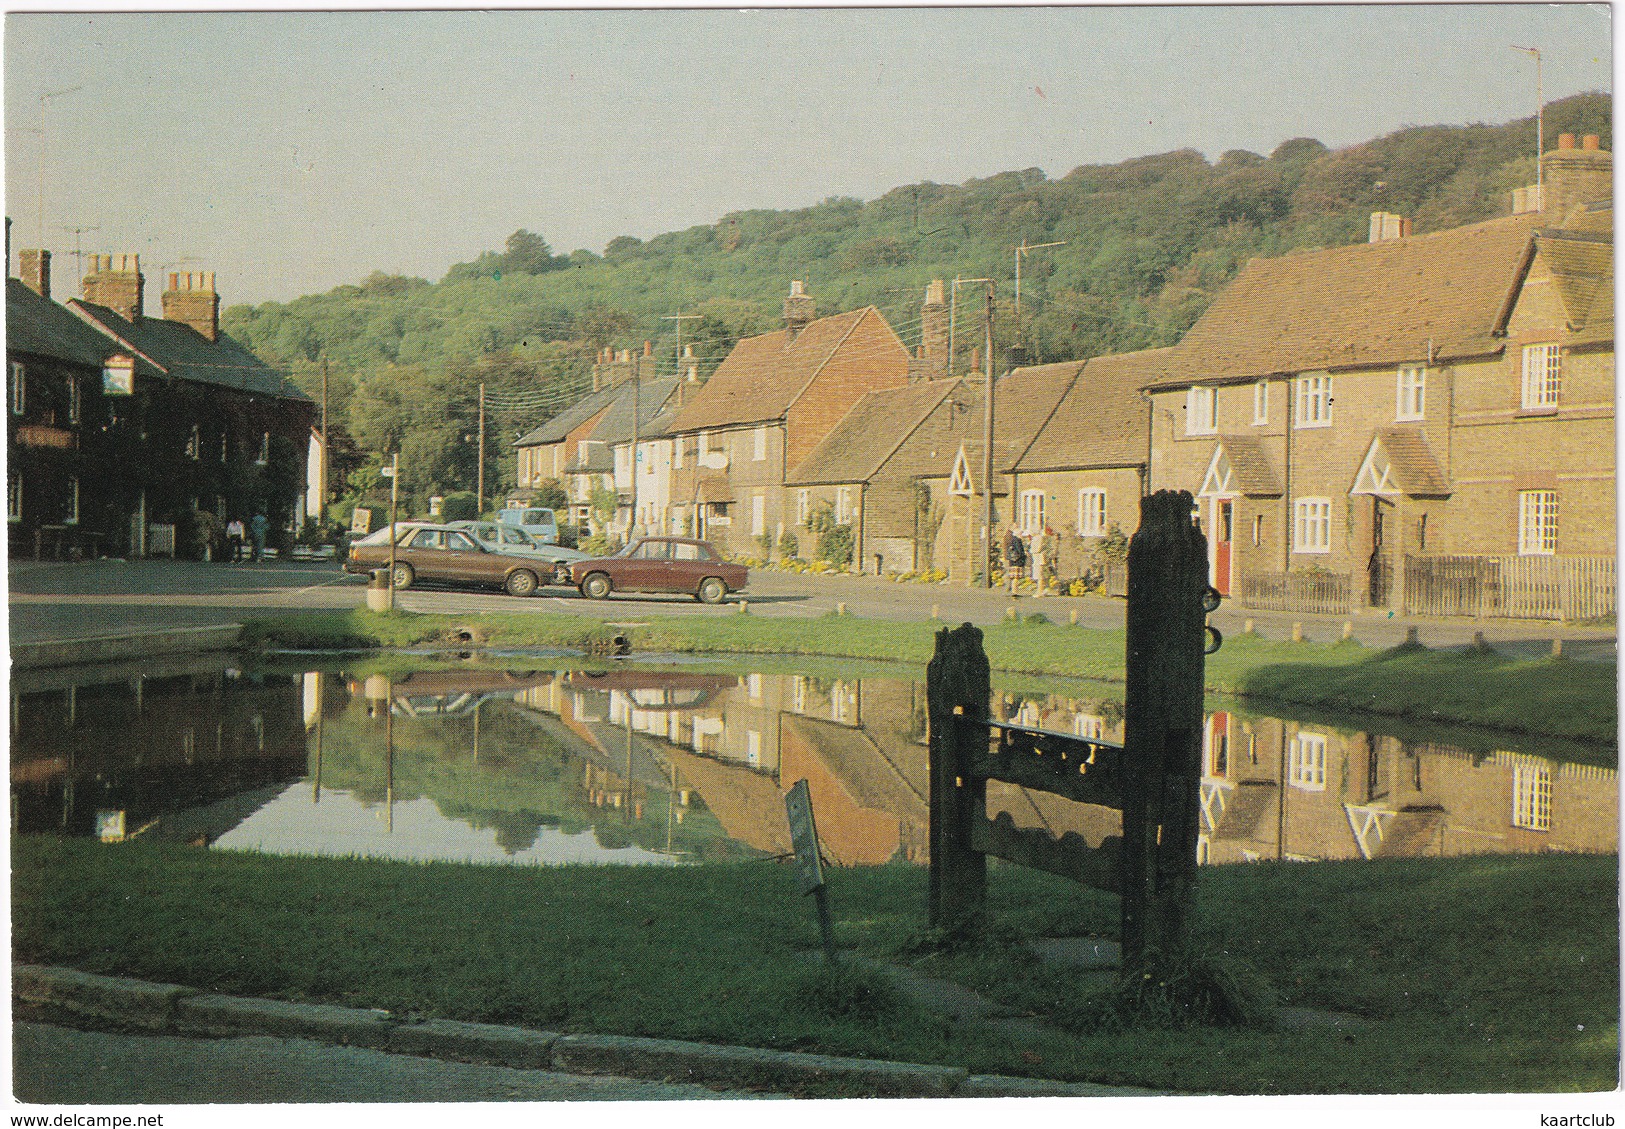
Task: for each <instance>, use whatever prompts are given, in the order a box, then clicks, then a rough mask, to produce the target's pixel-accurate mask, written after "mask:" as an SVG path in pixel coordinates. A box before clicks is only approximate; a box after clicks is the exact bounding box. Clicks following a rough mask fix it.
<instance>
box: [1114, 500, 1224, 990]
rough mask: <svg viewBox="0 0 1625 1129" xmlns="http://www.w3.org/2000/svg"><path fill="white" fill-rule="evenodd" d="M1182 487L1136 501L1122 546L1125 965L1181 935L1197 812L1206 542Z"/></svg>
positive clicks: (1137, 962)
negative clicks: (1135, 515)
mask: <svg viewBox="0 0 1625 1129" xmlns="http://www.w3.org/2000/svg"><path fill="white" fill-rule="evenodd" d="M1191 510H1192V499H1191V495H1190V494H1189V493H1188V492H1186V491H1183V490H1181V491H1171V490H1162V491H1158V492H1157V493H1155V494H1152V495H1150V496H1149V497H1147V498H1143V499H1141V501H1140V528H1139V529H1138V530H1137V531H1136V532H1135V534H1134V537H1133V538H1132V539H1131V540H1130V541H1129V550H1128V645H1127V656H1126V675H1127V688H1126V696H1125V702H1124V729H1123V748H1124V758H1125V762H1126V763H1125V768H1126V770H1127V771H1126V772H1125V774H1124V796H1123V848H1122V868H1123V869H1122V882H1123V886H1122V891H1121V892H1122V896H1123V970H1124V973H1125V975H1126V974H1128V973H1129V972H1131V971H1132V970H1135V969H1138V968H1140V967H1141V966H1142V965H1143V962H1144V960H1145V956H1146V954H1147V952H1149V951H1151V950H1153V949H1157V948H1162V947H1165V946H1169V945H1173V944H1177V943H1178V942H1179V940H1180V939H1182V938H1183V936H1184V932H1185V918H1186V914H1187V912H1188V910H1189V907H1190V901H1191V892H1192V889H1193V887H1194V885H1195V878H1196V843H1197V834H1198V831H1199V819H1200V811H1201V802H1200V791H1199V790H1200V787H1201V757H1202V687H1203V677H1202V675H1203V655H1204V651H1205V644H1206V642H1207V633H1206V629H1205V625H1204V618H1205V615H1206V612H1207V611H1208V610H1210V609H1209V608H1208V607H1206V606H1204V605H1205V604H1207V603H1208V601H1209V589H1208V582H1207V539H1206V538H1205V537H1203V536H1202V533H1201V531H1200V530H1198V529H1197V528H1196V527H1195V525H1194V524H1193V523H1192V521H1191Z"/></svg>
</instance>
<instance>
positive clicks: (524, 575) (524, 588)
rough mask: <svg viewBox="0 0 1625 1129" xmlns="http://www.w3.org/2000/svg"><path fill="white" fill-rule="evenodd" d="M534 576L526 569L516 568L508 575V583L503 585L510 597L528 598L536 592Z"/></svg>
mask: <svg viewBox="0 0 1625 1129" xmlns="http://www.w3.org/2000/svg"><path fill="white" fill-rule="evenodd" d="M536 585H537V581H536V574H535V573H534V572H531V571H530V570H529V569H527V568H516V569H514V570H513V571H512V572H510V573H509V574H508V581H507V583H506V584H504V585H503V587H504V588H506V589H507V590H508V595H510V596H529V595H530V594H531V593H533V592H535V591H536Z"/></svg>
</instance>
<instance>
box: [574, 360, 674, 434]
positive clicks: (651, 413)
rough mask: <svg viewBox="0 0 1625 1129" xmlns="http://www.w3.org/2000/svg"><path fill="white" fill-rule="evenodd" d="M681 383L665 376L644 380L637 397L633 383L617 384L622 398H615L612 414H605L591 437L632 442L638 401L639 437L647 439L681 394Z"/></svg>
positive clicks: (611, 403) (611, 404) (612, 399)
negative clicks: (668, 404) (655, 422)
mask: <svg viewBox="0 0 1625 1129" xmlns="http://www.w3.org/2000/svg"><path fill="white" fill-rule="evenodd" d="M677 380H678V378H677V377H675V376H663V377H658V378H656V379H654V380H644V381H640V382H639V383H638V387H637V388H636V390H635V396H634V389H633V386H632V384H631V382H630V381H628V382H626V383H623V384H619V385H617V386H616V388H615V391H616V392H617V393H618V395H616V396H614V397H612V398H611V400H610V403H609V411H607V412H605V413H604V418H603V419H601V420H599V421H598V425H597V426H596V427H594V428H593V429H592V434H591V435H590V436H588V438H589V439H594V440H598V441H600V442H603V443H625V442H627V441H628V440H630V439H631V438H632V401H633V399H634V398H635V399H636V400H637V404H638V435H639V437H640V438H642V437H645V436H647V435H648V434H649V424H650V423H651V422H653V420H654V418H655V417H656V416H657V415H659V414H660V412H661V410H662V409H663V408H664V407H665V406H666V401H667V400H670V399H671V396H672V393H673V392H675V391H677Z"/></svg>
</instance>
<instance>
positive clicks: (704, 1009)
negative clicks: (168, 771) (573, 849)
mask: <svg viewBox="0 0 1625 1129" xmlns="http://www.w3.org/2000/svg"><path fill="white" fill-rule="evenodd" d="M12 864H13V877H12V883H13V906H14V914H13V923H14V925H13V929H14V939H13V945H14V955H15V957H16V959H18V960H21V961H27V962H34V963H41V964H54V965H63V966H67V967H74V968H81V969H84V970H87V971H91V972H99V973H107V974H116V975H127V976H135V977H141V978H145V979H150V980H155V981H163V982H170V983H180V984H187V985H191V986H195V987H199V988H205V989H209V990H214V991H222V992H230V993H237V994H244V995H260V996H268V997H273V998H280V999H293V1000H311V1001H324V1002H332V1003H340V1004H347V1005H352V1006H366V1007H382V1008H388V1009H390V1010H392V1011H395V1012H399V1013H416V1014H420V1015H424V1016H443V1017H448V1018H455V1019H464V1020H471V1021H483V1022H497V1023H514V1024H522V1025H528V1026H534V1027H539V1028H545V1029H551V1030H564V1031H598V1032H612V1033H618V1034H626V1035H647V1036H659V1037H665V1038H677V1039H694V1040H700V1041H706V1042H719V1043H740V1044H746V1045H755V1046H763V1047H775V1048H780V1049H793V1050H808V1051H818V1052H823V1053H830V1054H841V1055H857V1056H871V1057H885V1058H896V1059H903V1060H910V1061H916V1062H940V1063H951V1064H955V1065H962V1066H967V1067H969V1068H970V1069H971V1070H972V1071H976V1072H999V1073H1006V1074H1027V1075H1037V1076H1041V1077H1052V1078H1065V1079H1077V1080H1091V1081H1097V1082H1104V1083H1115V1084H1124V1085H1138V1086H1147V1087H1152V1088H1158V1089H1172V1090H1180V1091H1191V1092H1206V1093H1253V1094H1258V1093H1264V1094H1268V1093H1380V1092H1428V1091H1436V1092H1472V1091H1483V1092H1522V1091H1583V1090H1597V1089H1611V1088H1613V1087H1614V1086H1615V1084H1616V1082H1617V1076H1616V1063H1617V1060H1618V1038H1619V1026H1618V1019H1619V1004H1618V1000H1619V962H1618V937H1619V929H1618V916H1617V904H1618V903H1617V892H1618V884H1617V873H1616V872H1617V865H1618V860H1617V857H1615V856H1565V855H1544V856H1503V857H1471V858H1456V859H1443V860H1438V859H1434V860H1419V861H1411V860H1392V861H1381V860H1379V861H1376V862H1365V863H1317V864H1315V865H1313V866H1305V865H1294V864H1255V865H1251V866H1239V867H1226V868H1214V869H1210V870H1205V871H1204V872H1203V873H1202V876H1201V882H1200V886H1199V891H1198V906H1197V913H1196V922H1197V926H1196V934H1197V943H1198V945H1199V947H1200V948H1201V949H1202V950H1204V951H1206V952H1209V953H1212V954H1217V955H1220V956H1224V957H1226V959H1232V960H1236V961H1240V962H1243V963H1244V964H1245V965H1246V966H1247V967H1249V968H1251V969H1252V970H1255V971H1256V973H1257V974H1259V975H1260V976H1262V977H1263V978H1265V979H1266V980H1267V981H1268V989H1269V991H1270V992H1271V993H1272V994H1273V995H1274V996H1275V997H1276V998H1277V999H1278V1000H1279V1001H1280V1002H1281V1003H1283V1004H1287V1005H1292V1006H1296V1007H1303V1008H1330V1009H1336V1010H1338V1011H1341V1012H1347V1013H1353V1014H1355V1015H1357V1016H1360V1017H1362V1018H1363V1020H1364V1022H1363V1024H1361V1025H1359V1026H1357V1027H1355V1028H1353V1029H1344V1030H1333V1029H1331V1028H1321V1027H1315V1026H1310V1027H1308V1028H1305V1029H1302V1030H1295V1029H1287V1028H1277V1029H1267V1028H1264V1029H1260V1028H1235V1027H1223V1028H1219V1027H1190V1028H1185V1029H1179V1028H1177V1027H1147V1026H1130V1027H1128V1028H1124V1027H1122V1026H1121V1025H1120V1024H1105V1025H1091V1024H1090V1023H1089V1022H1087V1021H1086V1020H1085V1019H1080V1018H1079V1016H1080V1015H1087V1012H1088V1008H1087V1007H1086V1006H1085V1004H1086V1001H1084V1000H1083V999H1082V998H1081V997H1080V988H1079V978H1078V977H1077V976H1075V975H1073V974H1071V973H1067V972H1064V971H1058V970H1057V969H1055V968H1054V967H1052V966H1049V965H1046V964H1044V963H1042V962H1040V961H1039V960H1038V959H1037V958H1036V957H1034V956H1033V955H1032V954H1031V952H1030V950H1028V949H1027V948H1026V947H1025V946H1024V945H1023V944H1021V942H1022V941H1023V940H1024V939H1025V938H1028V937H1035V936H1040V935H1066V934H1074V935H1088V934H1109V933H1110V932H1112V931H1113V930H1114V929H1115V922H1116V916H1117V909H1116V902H1115V899H1112V898H1110V897H1108V896H1106V895H1103V894H1096V893H1093V892H1090V891H1087V890H1080V889H1079V888H1077V887H1074V886H1071V885H1070V884H1067V883H1064V882H1061V881H1060V880H1057V879H1052V878H1050V877H1049V876H1047V875H1043V874H1039V873H1036V872H1033V871H1026V870H1021V869H1019V868H1011V867H1002V866H996V867H994V868H993V870H992V873H991V875H990V879H991V881H990V911H991V913H992V914H993V916H994V917H995V919H996V920H997V921H998V922H999V923H1000V929H999V932H998V934H997V936H996V937H995V939H994V940H993V941H991V942H990V943H988V944H985V945H978V946H971V947H969V948H963V949H960V950H958V951H954V952H949V953H940V954H938V955H928V956H920V955H919V949H918V946H917V945H913V944H911V942H912V941H915V940H917V938H918V937H919V935H920V929H921V926H922V924H923V916H924V903H925V886H926V874H925V872H924V871H923V870H920V869H917V868H911V867H900V866H893V867H882V868H872V869H858V870H842V871H837V872H834V873H833V874H832V876H831V900H832V904H833V908H834V911H835V915H836V934H837V938H838V939H839V941H840V942H841V944H843V945H844V946H847V947H848V948H853V949H856V950H857V951H858V952H860V953H862V954H864V955H866V956H869V957H872V958H875V959H878V960H883V961H889V962H893V963H901V962H905V961H911V962H913V963H915V965H916V967H917V968H918V969H919V970H920V971H924V972H929V973H931V974H933V975H937V976H942V977H945V978H949V979H953V980H956V981H958V982H960V983H962V984H964V985H966V986H968V987H971V988H974V989H975V990H977V991H979V992H982V993H984V994H986V995H990V996H995V997H998V998H1001V999H1002V1000H1004V1001H1005V1002H1006V1003H1009V1004H1013V1005H1015V1006H1017V1007H1018V1008H1020V1009H1022V1010H1024V1011H1026V1012H1027V1013H1029V1014H1030V1015H1032V1016H1033V1017H1034V1018H1035V1019H1036V1020H1037V1021H1039V1022H1041V1023H1044V1024H1046V1025H1047V1026H1048V1027H1049V1030H1048V1032H1046V1033H1043V1034H1041V1035H1033V1036H1022V1035H1020V1034H1012V1033H1011V1032H1010V1031H1009V1030H1007V1029H996V1028H992V1027H989V1026H985V1025H982V1024H979V1023H976V1022H970V1021H966V1022H953V1021H951V1020H949V1019H948V1018H946V1017H944V1016H942V1015H938V1014H935V1013H934V1012H932V1011H930V1010H929V1009H927V1008H925V1007H924V1006H923V1005H921V1004H920V1003H918V1002H916V1001H913V1000H911V999H908V998H899V997H898V996H897V995H895V994H892V993H889V992H887V991H885V990H883V989H877V988H876V986H875V984H874V983H873V981H872V980H865V979H863V978H857V979H855V980H853V979H848V980H844V981H842V980H836V981H828V980H824V981H821V980H820V979H819V978H817V977H816V976H815V975H814V974H813V973H812V972H810V969H811V967H812V964H811V962H813V961H816V959H817V957H816V953H817V951H818V948H819V942H818V932H817V927H816V924H815V921H814V917H813V913H812V907H811V905H810V903H809V902H808V901H807V900H806V899H805V898H802V897H800V896H798V895H797V894H796V892H795V885H794V880H793V876H792V874H791V873H790V871H789V869H788V868H786V867H782V866H775V865H772V864H767V863H754V864H738V865H731V866H713V867H686V868H679V869H676V870H667V869H659V870H656V869H654V868H618V867H606V868H558V869H534V870H533V869H525V868H503V867H469V866H461V865H453V864H439V863H437V864H426V865H425V864H409V863H397V862H384V861H360V860H326V859H299V858H279V857H271V856H261V855H250V854H235V853H232V852H224V851H205V850H200V849H197V848H189V847H182V846H175V845H166V844H159V843H142V842H132V843H126V844H122V845H119V846H117V847H108V846H104V845H101V844H98V843H94V842H90V841H87V840H57V839H54V838H48V837H22V838H17V839H14V840H13V850H12ZM909 954H913V955H909ZM1062 1029H1065V1030H1064V1031H1063V1030H1062Z"/></svg>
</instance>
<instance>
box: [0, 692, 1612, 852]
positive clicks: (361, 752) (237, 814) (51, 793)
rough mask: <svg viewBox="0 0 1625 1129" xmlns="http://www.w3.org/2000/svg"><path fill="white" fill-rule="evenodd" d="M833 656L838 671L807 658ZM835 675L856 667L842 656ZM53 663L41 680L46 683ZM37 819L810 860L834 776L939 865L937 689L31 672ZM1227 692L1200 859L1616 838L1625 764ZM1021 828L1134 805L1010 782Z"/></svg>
mask: <svg viewBox="0 0 1625 1129" xmlns="http://www.w3.org/2000/svg"><path fill="white" fill-rule="evenodd" d="M809 668H810V669H818V668H816V667H813V666H812V664H809ZM824 669H825V670H832V669H834V668H824ZM25 678H27V676H25ZM1100 693H1101V691H1100V690H1099V689H1098V688H1086V687H1083V686H1081V685H1080V686H1079V687H1078V689H1077V691H1076V694H1077V696H1074V697H1068V696H1066V695H1061V694H1042V695H1034V694H1013V693H1005V692H998V693H996V694H995V700H994V702H993V703H992V705H993V710H994V713H995V715H996V716H997V717H999V718H1001V719H1004V720H1011V721H1017V722H1019V723H1021V724H1026V725H1033V726H1038V727H1042V728H1044V729H1050V730H1058V731H1061V732H1067V733H1075V734H1077V735H1079V736H1083V737H1089V738H1094V739H1101V740H1106V741H1114V742H1120V741H1121V740H1122V735H1123V734H1122V707H1121V703H1120V702H1118V701H1114V700H1111V699H1109V698H1105V697H1099V696H1093V697H1091V696H1089V695H1099V694H1100ZM12 742H13V743H12V748H13V755H12V803H13V824H14V826H15V827H17V828H18V829H20V830H22V831H30V832H56V833H63V834H70V835H86V836H89V835H95V836H99V837H101V838H102V839H104V840H107V841H116V840H118V839H122V838H127V837H137V836H145V837H151V838H164V839H172V840H177V841H182V842H188V843H194V844H199V845H203V844H212V845H214V846H217V847H219V848H222V849H235V850H251V851H264V852H274V853H291V854H320V855H358V856H378V857H389V858H402V859H450V860H459V861H473V862H507V863H515V862H517V863H540V864H554V863H580V862H595V863H647V864H657V865H671V864H673V863H676V862H680V861H686V862H705V861H713V860H726V859H737V858H756V857H763V856H778V855H787V854H789V853H790V851H791V845H790V837H789V829H788V826H787V824H786V821H785V814H784V802H783V797H784V792H785V791H787V790H788V789H789V787H790V786H791V785H792V784H794V783H795V782H796V781H798V780H802V779H805V780H807V781H808V782H809V786H810V789H811V793H812V798H813V804H814V807H815V809H816V811H817V816H818V826H819V831H820V834H821V838H822V841H823V844H822V845H823V849H824V852H825V854H826V856H827V858H828V859H829V860H830V861H831V862H833V863H835V864H837V865H860V864H878V863H884V862H888V861H891V860H905V861H909V862H915V863H920V862H924V861H926V844H927V835H926V830H927V824H928V819H929V793H928V782H929V773H928V771H927V759H926V758H927V740H926V732H925V691H924V686H923V685H922V684H920V683H916V682H913V681H911V680H908V679H904V678H864V679H854V678H839V677H830V676H820V675H813V674H792V675H784V674H768V673H748V674H743V675H736V674H724V673H719V672H716V671H715V670H711V669H706V667H705V665H704V664H694V665H692V666H687V667H682V668H673V667H665V668H661V669H653V670H639V669H635V668H629V667H617V668H615V669H613V670H609V671H582V670H571V671H558V672H555V671H536V672H523V673H521V672H505V671H491V670H484V669H479V668H473V667H465V668H460V669H456V670H437V671H422V672H417V673H414V674H411V675H408V676H405V677H401V678H396V679H389V678H386V677H383V676H380V675H374V676H370V677H365V678H346V677H344V676H343V675H342V674H334V673H327V672H310V673H307V674H304V675H303V676H299V675H273V674H264V675H258V674H245V673H242V672H238V671H235V670H221V669H220V668H219V666H218V665H209V664H208V663H206V662H204V663H191V664H182V665H179V666H177V667H175V668H173V669H172V670H169V671H155V670H152V669H150V668H148V669H145V670H143V671H141V672H131V673H129V674H128V676H126V677H119V678H108V677H106V676H105V675H104V676H102V677H101V678H99V679H97V680H95V681H75V679H74V677H73V676H72V673H71V672H57V673H54V674H49V675H36V676H33V677H32V680H31V681H22V682H17V683H14V685H13V688H12ZM1469 745H1470V739H1468V738H1466V737H1464V738H1463V739H1462V744H1461V745H1449V744H1443V743H1438V742H1436V741H1418V740H1411V739H1405V738H1401V737H1398V736H1393V735H1388V734H1384V733H1378V732H1371V731H1367V730H1356V729H1351V728H1344V727H1340V726H1330V725H1320V724H1311V723H1308V722H1300V721H1292V720H1284V719H1280V718H1273V717H1264V716H1258V715H1253V714H1250V713H1242V712H1240V711H1227V710H1216V711H1215V712H1213V713H1212V714H1211V715H1210V716H1209V718H1208V721H1207V731H1206V734H1205V739H1204V755H1203V777H1202V792H1201V795H1202V834H1201V838H1200V842H1199V846H1198V851H1199V854H1200V858H1201V861H1203V862H1207V863H1232V862H1243V861H1248V860H1258V859H1294V860H1312V859H1332V858H1348V859H1354V858H1376V857H1396V856H1413V857H1422V856H1426V857H1434V856H1443V855H1456V854H1468V853H1475V852H1486V851H1499V852H1523V851H1541V850H1574V851H1613V850H1616V849H1617V846H1618V830H1617V824H1618V818H1617V817H1618V802H1617V774H1616V772H1615V771H1614V770H1613V769H1604V768H1595V767H1590V766H1586V765H1579V764H1573V763H1567V762H1565V761H1563V760H1560V759H1556V758H1549V757H1545V756H1541V755H1538V750H1535V749H1524V750H1502V751H1496V750H1480V751H1476V752H1475V751H1469V749H1468V746H1469ZM988 807H989V814H990V815H993V814H997V813H999V812H1001V811H1002V812H1008V813H1009V815H1010V817H1011V818H1012V819H1013V820H1014V822H1015V824H1016V825H1017V826H1018V827H1024V828H1041V829H1044V830H1046V831H1048V832H1050V833H1051V834H1054V835H1057V836H1059V835H1063V834H1066V833H1068V832H1073V833H1077V834H1080V835H1082V836H1083V837H1084V839H1085V840H1086V841H1088V842H1089V843H1090V844H1091V845H1098V844H1099V843H1100V841H1101V840H1103V839H1104V838H1106V837H1107V836H1111V835H1116V834H1118V833H1119V826H1118V816H1117V813H1116V812H1114V811H1112V810H1110V809H1105V808H1097V807H1092V806H1089V805H1082V804H1076V803H1072V802H1069V801H1066V800H1062V799H1060V798H1058V797H1055V796H1053V795H1050V794H1047V793H1036V792H1031V793H1030V792H1027V791H1026V790H1024V789H1020V788H1017V787H1014V786H1011V785H1002V784H997V783H994V784H992V785H990V787H989V793H988Z"/></svg>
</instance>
